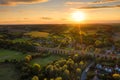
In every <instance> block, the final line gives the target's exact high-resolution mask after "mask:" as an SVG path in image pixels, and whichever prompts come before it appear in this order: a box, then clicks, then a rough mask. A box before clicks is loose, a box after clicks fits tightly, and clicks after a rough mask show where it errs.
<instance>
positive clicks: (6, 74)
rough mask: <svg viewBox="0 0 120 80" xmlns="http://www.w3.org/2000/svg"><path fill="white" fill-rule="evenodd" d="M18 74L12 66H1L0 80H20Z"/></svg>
mask: <svg viewBox="0 0 120 80" xmlns="http://www.w3.org/2000/svg"><path fill="white" fill-rule="evenodd" d="M18 77H19V76H18V74H17V72H16V71H15V68H14V65H12V64H0V80H18Z"/></svg>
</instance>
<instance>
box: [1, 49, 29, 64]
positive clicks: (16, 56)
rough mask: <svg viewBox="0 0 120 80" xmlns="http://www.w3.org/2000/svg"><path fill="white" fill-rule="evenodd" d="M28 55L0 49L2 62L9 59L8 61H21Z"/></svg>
mask: <svg viewBox="0 0 120 80" xmlns="http://www.w3.org/2000/svg"><path fill="white" fill-rule="evenodd" d="M26 55H27V54H22V53H21V52H17V51H12V50H6V49H0V62H2V61H4V60H5V59H8V60H11V59H17V60H21V59H23V58H24V57H25V56H26Z"/></svg>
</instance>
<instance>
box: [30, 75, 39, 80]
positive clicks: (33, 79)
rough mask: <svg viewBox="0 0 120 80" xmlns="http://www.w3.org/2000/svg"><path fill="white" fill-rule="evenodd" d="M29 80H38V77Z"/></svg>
mask: <svg viewBox="0 0 120 80" xmlns="http://www.w3.org/2000/svg"><path fill="white" fill-rule="evenodd" d="M31 80H39V78H38V76H33V78H32V79H31Z"/></svg>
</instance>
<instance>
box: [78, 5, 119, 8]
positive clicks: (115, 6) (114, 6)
mask: <svg viewBox="0 0 120 80" xmlns="http://www.w3.org/2000/svg"><path fill="white" fill-rule="evenodd" d="M100 8H120V5H113V6H87V7H80V8H78V9H100Z"/></svg>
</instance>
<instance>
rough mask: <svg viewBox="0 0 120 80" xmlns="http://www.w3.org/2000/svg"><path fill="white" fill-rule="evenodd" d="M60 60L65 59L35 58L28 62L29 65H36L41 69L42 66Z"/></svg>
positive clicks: (56, 57) (56, 56)
mask: <svg viewBox="0 0 120 80" xmlns="http://www.w3.org/2000/svg"><path fill="white" fill-rule="evenodd" d="M61 58H65V57H62V56H59V55H50V56H48V57H44V58H35V59H33V60H32V61H31V62H30V64H34V63H38V64H40V65H41V67H43V66H46V65H47V64H48V63H52V62H53V61H55V60H58V59H61Z"/></svg>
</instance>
